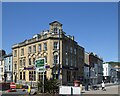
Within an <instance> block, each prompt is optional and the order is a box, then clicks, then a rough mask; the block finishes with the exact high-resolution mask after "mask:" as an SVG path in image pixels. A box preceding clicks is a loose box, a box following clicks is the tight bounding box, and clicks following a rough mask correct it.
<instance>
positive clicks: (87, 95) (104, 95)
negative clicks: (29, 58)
mask: <svg viewBox="0 0 120 96" xmlns="http://www.w3.org/2000/svg"><path fill="white" fill-rule="evenodd" d="M118 89H119V88H118V85H112V86H107V87H106V91H102V90H101V88H100V89H99V90H89V91H85V90H83V92H82V95H81V96H120V91H118ZM0 94H1V93H0ZM118 94H119V95H118ZM1 96H29V95H27V93H26V92H22V91H20V90H19V91H17V92H10V93H4V94H2V95H1ZM31 96H33V95H31ZM34 96H53V95H51V94H49V95H48V94H46V95H43V94H37V95H34ZM54 96H59V95H54ZM77 96H78V95H77Z"/></svg>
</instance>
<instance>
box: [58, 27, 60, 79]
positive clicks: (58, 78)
mask: <svg viewBox="0 0 120 96" xmlns="http://www.w3.org/2000/svg"><path fill="white" fill-rule="evenodd" d="M58 79H60V29H59V66H58Z"/></svg>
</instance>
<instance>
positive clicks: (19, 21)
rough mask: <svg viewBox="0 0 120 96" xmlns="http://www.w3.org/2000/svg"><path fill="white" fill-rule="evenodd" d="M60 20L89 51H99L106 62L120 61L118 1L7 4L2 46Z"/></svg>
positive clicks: (29, 35)
mask: <svg viewBox="0 0 120 96" xmlns="http://www.w3.org/2000/svg"><path fill="white" fill-rule="evenodd" d="M54 20H58V21H59V22H61V23H62V24H63V30H64V31H65V32H66V34H67V35H74V36H75V40H76V41H77V42H78V44H79V45H81V46H83V47H84V48H85V51H87V52H95V53H96V54H98V55H99V56H101V57H103V59H104V61H105V62H106V61H117V60H118V5H117V3H115V2H114V3H105V2H103V3H100V2H99V3H94V2H85V3H84V2H79V3H73V2H72V3H69V2H67V3H52V2H47V3H42V2H39V3H30V2H27V3H25V2H24V3H3V5H2V48H3V49H4V50H6V52H7V53H10V52H12V49H11V47H12V45H13V44H16V43H19V42H22V41H24V40H25V39H29V38H31V37H32V36H33V35H34V34H38V33H40V32H41V31H42V30H46V29H49V23H50V22H52V21H54Z"/></svg>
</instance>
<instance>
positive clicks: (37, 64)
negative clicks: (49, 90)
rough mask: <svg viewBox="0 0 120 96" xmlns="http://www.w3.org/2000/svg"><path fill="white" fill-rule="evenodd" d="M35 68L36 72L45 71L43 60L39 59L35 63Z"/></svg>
mask: <svg viewBox="0 0 120 96" xmlns="http://www.w3.org/2000/svg"><path fill="white" fill-rule="evenodd" d="M35 67H36V71H37V72H44V71H45V58H39V59H38V60H36V61H35Z"/></svg>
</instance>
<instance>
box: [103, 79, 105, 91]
mask: <svg viewBox="0 0 120 96" xmlns="http://www.w3.org/2000/svg"><path fill="white" fill-rule="evenodd" d="M102 90H103V91H105V83H104V81H102Z"/></svg>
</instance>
